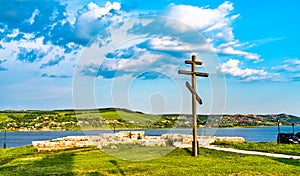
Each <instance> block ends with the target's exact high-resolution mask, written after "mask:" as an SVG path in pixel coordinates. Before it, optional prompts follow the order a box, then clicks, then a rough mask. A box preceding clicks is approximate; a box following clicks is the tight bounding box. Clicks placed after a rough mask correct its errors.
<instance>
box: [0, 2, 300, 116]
mask: <svg viewBox="0 0 300 176" xmlns="http://www.w3.org/2000/svg"><path fill="white" fill-rule="evenodd" d="M0 3H1V5H0V13H1V14H0V81H1V87H0V92H1V93H0V109H65V108H95V107H122V108H128V109H132V110H139V111H143V112H148V113H189V112H190V109H191V107H190V106H191V104H190V103H191V95H190V93H189V92H188V90H187V89H186V87H185V81H189V80H190V78H189V77H188V76H185V75H178V74H177V70H178V69H187V70H188V69H190V68H189V67H188V66H187V65H184V60H188V59H191V55H192V54H195V55H197V57H198V59H200V60H202V61H203V66H202V67H199V71H203V72H208V73H209V74H210V77H209V78H198V79H197V84H198V92H199V94H200V96H201V97H202V99H203V102H204V104H203V105H202V106H201V107H199V109H198V112H199V113H206V114H207V113H213V114H214V113H230V114H236V113H244V114H247V113H256V114H270V113H282V112H283V113H288V114H294V115H300V108H299V104H300V103H299V102H300V93H299V88H300V50H299V47H298V42H299V39H300V32H299V31H300V30H299V28H300V24H299V23H298V21H299V19H300V12H299V10H298V7H299V5H300V2H299V1H297V0H286V1H282V0H274V1H258V0H252V1H238V0H232V1H221V0H215V1H210V0H201V1H200V0H175V1H172V0H157V1H155V3H154V2H152V1H147V0H124V1H122V0H119V1H103V0H98V1H90V0H84V1H73V0H60V1H59V0H58V1H54V0H48V1H43V0H41V1H38V0H26V1H22V0H17V1H14V0H2V1H0Z"/></svg>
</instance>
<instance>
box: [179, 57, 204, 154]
mask: <svg viewBox="0 0 300 176" xmlns="http://www.w3.org/2000/svg"><path fill="white" fill-rule="evenodd" d="M185 64H191V66H192V68H191V71H186V70H178V74H185V75H191V76H192V85H190V83H189V82H186V83H185V84H186V87H187V88H188V89H189V91H190V92H191V94H192V114H193V143H192V148H193V156H197V155H198V149H199V143H198V141H197V109H196V108H197V107H196V101H198V103H199V104H200V105H201V104H202V100H201V98H200V97H199V95H198V94H197V92H196V76H201V77H208V73H201V72H196V65H202V62H200V61H196V56H195V55H192V60H186V61H185Z"/></svg>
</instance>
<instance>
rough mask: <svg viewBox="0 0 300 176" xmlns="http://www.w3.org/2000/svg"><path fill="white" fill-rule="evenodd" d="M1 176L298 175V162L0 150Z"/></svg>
mask: <svg viewBox="0 0 300 176" xmlns="http://www.w3.org/2000/svg"><path fill="white" fill-rule="evenodd" d="M0 152H1V155H0V161H1V163H0V175H299V172H300V167H299V166H300V161H298V160H291V159H276V158H270V157H262V156H252V155H242V154H236V153H227V152H222V151H213V150H209V149H200V156H199V157H192V156H191V151H190V149H179V148H176V149H175V150H173V151H172V152H170V153H168V154H167V155H165V156H162V157H159V158H156V159H153V160H147V161H130V160H122V159H119V158H115V157H113V156H111V155H108V154H106V153H105V152H103V151H101V150H98V149H91V148H88V149H74V150H67V151H57V152H43V153H38V152H37V151H36V150H35V149H33V148H32V147H20V148H15V149H6V150H4V149H1V150H0Z"/></svg>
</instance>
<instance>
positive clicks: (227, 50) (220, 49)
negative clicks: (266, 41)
mask: <svg viewBox="0 0 300 176" xmlns="http://www.w3.org/2000/svg"><path fill="white" fill-rule="evenodd" d="M217 52H218V53H220V54H226V55H238V56H243V57H244V58H245V59H247V60H255V61H259V60H260V56H259V55H258V54H255V53H249V52H246V51H241V50H236V49H234V48H233V47H231V46H226V47H222V46H221V47H218V48H217Z"/></svg>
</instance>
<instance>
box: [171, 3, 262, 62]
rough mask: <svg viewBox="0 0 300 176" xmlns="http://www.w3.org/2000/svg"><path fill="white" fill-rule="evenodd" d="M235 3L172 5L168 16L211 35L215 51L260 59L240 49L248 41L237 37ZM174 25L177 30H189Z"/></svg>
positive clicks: (248, 58)
mask: <svg viewBox="0 0 300 176" xmlns="http://www.w3.org/2000/svg"><path fill="white" fill-rule="evenodd" d="M233 10H234V7H233V3H231V2H227V1H225V2H224V3H223V4H221V5H219V6H218V7H217V8H215V9H211V8H208V7H205V8H203V7H196V6H190V5H170V6H169V8H168V10H167V12H166V13H165V14H166V16H168V17H172V18H174V19H176V20H178V21H180V22H183V23H184V24H186V25H189V26H191V27H193V28H194V29H196V30H198V31H200V32H201V33H202V34H204V35H205V37H207V36H208V37H209V39H210V40H209V41H208V42H209V43H210V44H211V45H212V46H213V47H211V48H214V51H216V52H217V53H220V54H226V55H232V56H239V57H244V58H245V59H246V60H255V61H256V62H257V61H260V56H259V55H258V54H256V53H250V52H246V51H243V50H241V49H240V47H241V46H243V45H248V43H240V42H239V40H236V39H235V36H234V33H233V28H232V25H231V24H232V22H233V21H234V20H235V19H237V18H238V17H239V16H240V15H239V14H232V12H233ZM180 27H181V26H178V25H174V29H175V30H181V31H184V30H187V28H180Z"/></svg>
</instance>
